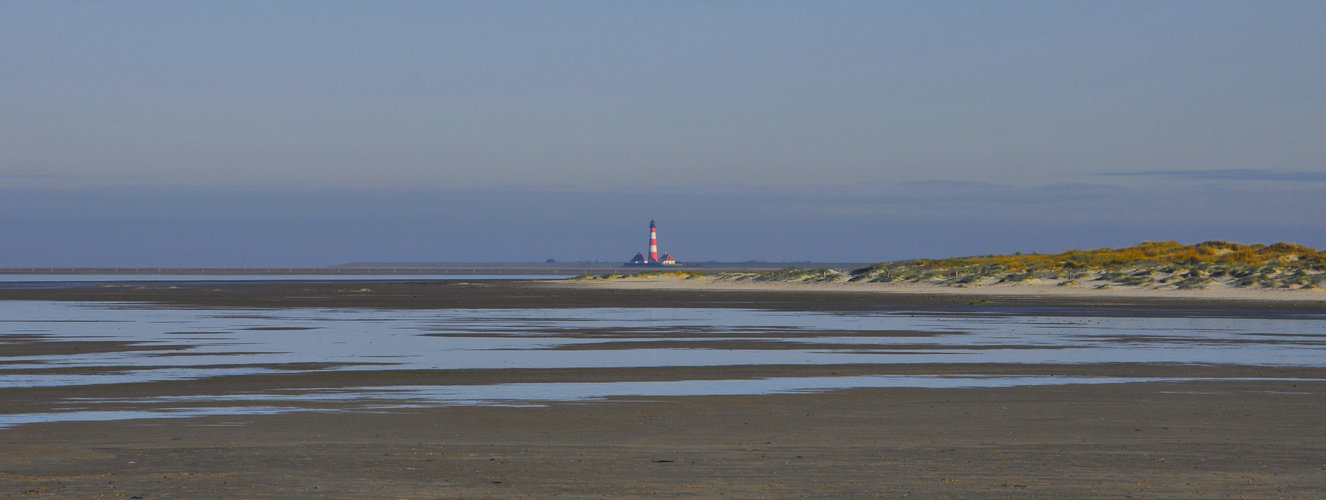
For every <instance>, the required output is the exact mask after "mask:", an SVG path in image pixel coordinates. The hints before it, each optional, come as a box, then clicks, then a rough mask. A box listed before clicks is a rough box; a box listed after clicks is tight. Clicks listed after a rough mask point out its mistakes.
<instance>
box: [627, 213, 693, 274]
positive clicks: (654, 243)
mask: <svg viewBox="0 0 1326 500" xmlns="http://www.w3.org/2000/svg"><path fill="white" fill-rule="evenodd" d="M626 265H628V266H680V265H683V264H679V263H678V262H677V261H676V259H673V258H672V255H670V254H666V253H665V254H663V258H661V259H660V258H659V257H658V225H656V224H654V221H652V220H651V221H649V255H648V256H647V257H646V256H645V254H642V253H637V254H635V257H634V258H632V259H631V261H630V262H627V263H626Z"/></svg>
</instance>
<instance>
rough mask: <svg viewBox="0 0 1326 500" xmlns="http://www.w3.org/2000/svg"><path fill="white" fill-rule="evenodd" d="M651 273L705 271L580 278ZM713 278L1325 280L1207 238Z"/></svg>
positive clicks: (1294, 252)
mask: <svg viewBox="0 0 1326 500" xmlns="http://www.w3.org/2000/svg"><path fill="white" fill-rule="evenodd" d="M651 276H674V277H683V278H694V277H700V276H705V274H703V273H697V272H686V271H681V272H678V271H670V272H653V273H639V274H616V275H604V276H602V277H590V276H586V277H584V279H613V278H620V277H651ZM712 277H713V278H716V279H720V280H732V281H765V282H798V283H816V282H818V283H823V282H866V283H917V284H930V285H946V286H956V287H967V286H983V285H997V284H1006V283H1014V284H1016V283H1042V284H1053V285H1058V286H1074V287H1077V286H1081V287H1093V288H1109V287H1115V286H1122V287H1144V288H1152V289H1201V288H1206V287H1207V285H1211V284H1217V283H1218V284H1221V285H1222V286H1233V287H1256V288H1279V289H1320V288H1322V285H1323V283H1324V282H1326V251H1318V250H1317V249H1315V248H1310V247H1305V246H1302V245H1296V244H1293V243H1276V244H1273V245H1262V244H1255V245H1242V244H1238V243H1229V242H1224V241H1208V242H1204V243H1198V244H1196V245H1183V244H1180V243H1178V242H1174V241H1158V242H1157V241H1148V242H1145V243H1142V244H1140V245H1135V246H1131V247H1126V248H1100V249H1095V250H1069V251H1066V252H1061V253H1057V254H1035V253H1033V254H1021V253H1018V254H1013V255H984V256H979V257H954V258H949V259H913V260H899V261H892V262H881V263H879V264H875V265H872V266H866V267H862V268H859V269H853V270H850V271H844V270H838V269H798V268H787V269H782V270H778V271H760V272H736V273H717V274H714V275H712Z"/></svg>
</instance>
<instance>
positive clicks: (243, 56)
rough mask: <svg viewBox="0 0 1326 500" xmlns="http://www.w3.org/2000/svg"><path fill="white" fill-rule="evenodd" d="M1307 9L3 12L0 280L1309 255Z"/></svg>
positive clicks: (1319, 110) (40, 8) (404, 5)
mask: <svg viewBox="0 0 1326 500" xmlns="http://www.w3.org/2000/svg"><path fill="white" fill-rule="evenodd" d="M1324 89H1326V4H1322V3H1320V2H1267V3H1254V2H1208V1H1203V2H1181V1H1175V2H657V3H643V2H391V3H382V2H372V3H369V2H334V1H320V2H312V1H310V2H187V3H186V2H131V3H130V2H117V3H91V2H57V1H52V2H7V3H3V4H0V90H3V94H4V97H3V98H0V196H3V198H0V209H3V212H0V231H3V232H4V234H6V237H5V238H3V239H2V240H0V265H14V266H24V265H321V264H335V263H339V262H348V261H532V260H544V259H546V258H556V259H558V260H605V261H615V260H625V259H626V258H629V257H630V256H631V255H633V254H634V253H635V252H636V251H640V250H642V249H643V247H644V243H645V242H644V238H643V237H642V234H643V233H644V228H645V227H646V225H647V223H648V220H649V219H651V218H653V219H658V221H659V225H660V228H661V229H660V231H661V235H660V236H661V239H662V242H661V243H662V246H663V247H664V248H663V249H664V250H666V251H671V252H672V253H673V254H674V255H676V256H677V257H678V258H679V259H681V260H751V259H760V260H816V261H857V262H870V261H879V260H887V259H897V258H908V257H920V256H934V257H939V256H950V255H969V254H985V253H992V252H1011V251H1060V250H1064V249H1066V248H1086V247H1095V246H1124V245H1129V244H1133V243H1137V242H1140V241H1142V240H1146V239H1178V240H1180V241H1185V242H1197V241H1202V240H1207V239H1226V240H1233V241H1241V242H1249V243H1251V242H1268V243H1269V242H1273V241H1282V240H1283V241H1293V242H1298V243H1303V244H1308V245H1312V246H1318V247H1320V246H1326V217H1322V216H1320V215H1319V214H1322V213H1326V202H1324V201H1322V200H1323V199H1326V196H1324V195H1326V164H1323V159H1324V158H1326V90H1324Z"/></svg>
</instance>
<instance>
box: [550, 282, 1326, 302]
mask: <svg viewBox="0 0 1326 500" xmlns="http://www.w3.org/2000/svg"><path fill="white" fill-rule="evenodd" d="M562 283H563V284H565V285H566V286H570V287H589V288H605V289H615V290H689V291H731V292H824V293H850V292H855V293H866V294H887V295H893V296H931V297H939V296H953V297H991V296H993V297H1005V298H1023V299H1029V298H1040V299H1049V300H1092V299H1096V300H1101V299H1113V300H1139V299H1140V300H1145V299H1160V300H1193V301H1203V300H1215V301H1250V302H1326V289H1279V288H1260V287H1235V286H1229V285H1226V284H1224V283H1212V284H1209V285H1207V287H1206V288H1204V289H1192V290H1177V289H1157V288H1147V287H1142V286H1122V285H1105V286H1101V285H1094V286H1093V285H1090V284H1073V285H1068V286H1065V285H1059V284H1056V283H1053V282H1045V281H1040V280H1029V281H1025V282H1019V283H1000V284H992V285H971V286H945V285H934V284H919V283H868V282H866V283H863V282H778V281H753V280H733V279H717V278H711V277H684V276H667V275H663V276H649V277H626V278H614V279H593V280H570V281H565V282H562Z"/></svg>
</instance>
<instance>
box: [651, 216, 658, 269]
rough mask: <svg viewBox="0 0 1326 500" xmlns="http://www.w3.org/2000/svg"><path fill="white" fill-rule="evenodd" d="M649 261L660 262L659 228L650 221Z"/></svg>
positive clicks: (652, 262)
mask: <svg viewBox="0 0 1326 500" xmlns="http://www.w3.org/2000/svg"><path fill="white" fill-rule="evenodd" d="M649 263H650V264H658V229H657V228H655V227H654V221H652V220H651V221H649Z"/></svg>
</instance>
